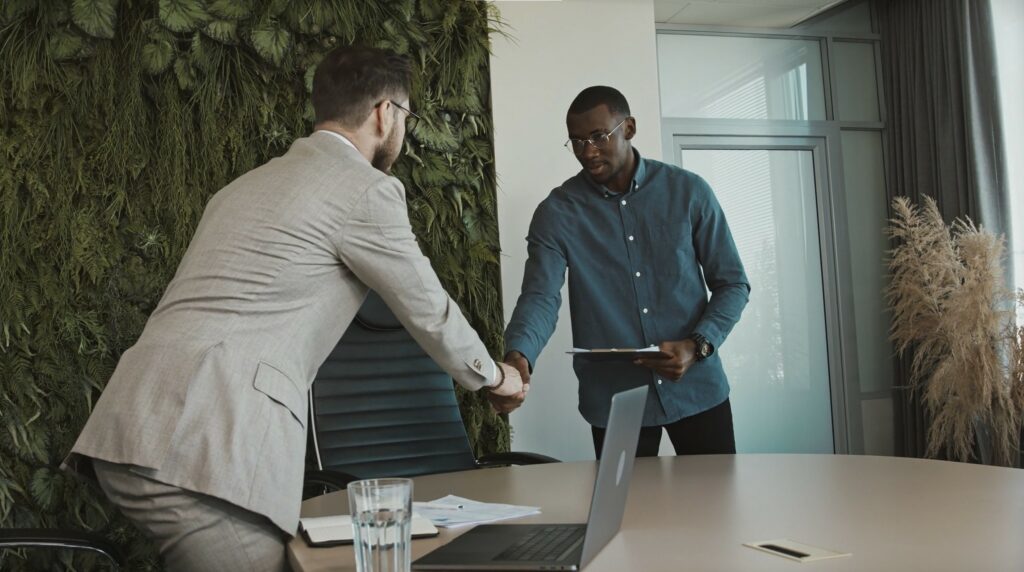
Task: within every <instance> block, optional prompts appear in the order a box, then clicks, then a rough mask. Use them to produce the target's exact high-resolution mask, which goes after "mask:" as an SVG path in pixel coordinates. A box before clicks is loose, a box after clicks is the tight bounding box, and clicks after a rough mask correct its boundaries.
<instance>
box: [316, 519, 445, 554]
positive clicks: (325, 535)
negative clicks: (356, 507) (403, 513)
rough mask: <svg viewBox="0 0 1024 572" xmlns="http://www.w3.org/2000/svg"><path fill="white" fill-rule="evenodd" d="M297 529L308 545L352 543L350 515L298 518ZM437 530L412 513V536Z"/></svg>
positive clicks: (424, 536) (432, 534)
mask: <svg viewBox="0 0 1024 572" xmlns="http://www.w3.org/2000/svg"><path fill="white" fill-rule="evenodd" d="M299 531H300V532H302V537H303V538H305V539H306V544H309V545H310V546H338V545H342V544H352V516H351V515H347V514H340V515H336V516H319V517H311V518H300V519H299ZM437 534H438V530H437V527H435V526H434V525H433V524H432V523H431V522H430V521H429V520H427V519H426V518H423V517H422V516H420V515H418V514H416V513H413V515H412V537H413V538H428V537H431V536H437Z"/></svg>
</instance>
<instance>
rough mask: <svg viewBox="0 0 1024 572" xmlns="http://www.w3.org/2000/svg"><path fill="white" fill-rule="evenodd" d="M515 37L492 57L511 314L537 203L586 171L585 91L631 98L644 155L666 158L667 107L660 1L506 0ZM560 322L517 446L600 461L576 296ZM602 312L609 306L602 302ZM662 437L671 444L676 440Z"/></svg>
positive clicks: (517, 427) (504, 9)
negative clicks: (574, 121)
mask: <svg viewBox="0 0 1024 572" xmlns="http://www.w3.org/2000/svg"><path fill="white" fill-rule="evenodd" d="M494 4H495V5H496V6H497V7H498V10H499V11H500V13H501V19H502V20H503V21H504V22H505V23H506V24H507V27H506V28H505V30H506V32H507V33H508V34H509V35H510V36H511V37H510V38H503V37H501V36H500V35H495V36H494V40H493V54H492V56H491V90H492V96H491V97H492V104H493V113H494V151H495V161H496V168H497V174H498V224H499V233H500V239H501V249H502V253H503V256H502V259H501V278H502V287H503V290H504V296H503V301H504V306H505V320H506V321H507V320H508V319H509V317H511V315H512V310H513V309H514V308H515V303H516V299H517V298H518V296H519V291H520V288H521V286H522V281H523V265H524V264H525V262H526V240H525V238H526V232H527V229H528V228H529V224H530V219H531V217H532V216H533V211H534V209H535V208H536V206H537V205H538V204H539V203H540V201H541V200H543V199H544V198H545V197H546V196H547V195H548V193H550V192H551V189H552V188H554V187H556V186H558V185H559V184H561V183H562V181H564V180H566V179H568V178H569V177H571V176H572V175H574V174H575V173H576V172H577V171H579V168H580V166H579V163H577V162H576V159H575V157H573V155H572V153H570V152H569V151H567V150H566V149H565V148H563V147H562V144H563V143H564V142H565V140H566V138H567V134H566V128H565V113H566V110H567V109H568V108H569V104H570V103H571V102H572V100H573V98H574V97H576V94H578V93H579V92H580V91H581V90H582V89H584V88H586V87H589V86H591V85H610V86H612V87H615V88H617V89H618V90H620V91H621V92H622V93H623V94H624V95H625V96H626V99H627V100H629V104H630V110H631V111H632V113H633V116H634V117H636V122H637V136H636V138H635V139H634V140H633V142H634V145H636V147H637V148H638V149H639V150H640V152H641V153H642V154H644V155H646V156H648V157H651V158H654V159H659V160H660V159H661V129H660V123H661V114H660V110H659V104H658V70H657V54H656V51H655V37H654V6H653V2H652V0H564V1H561V2H531V1H498V2H495V3H494ZM562 299H563V304H562V311H561V313H560V315H559V321H558V328H557V329H556V330H555V334H554V336H552V338H551V341H550V342H549V343H548V346H547V348H546V349H545V350H544V352H543V353H542V354H541V356H540V358H539V359H538V360H537V363H536V364H535V368H534V375H533V384H532V386H531V389H530V395H529V397H528V398H527V401H526V403H525V404H524V405H523V407H521V408H520V409H519V410H518V411H516V412H515V413H513V414H512V427H513V436H512V447H513V449H514V450H518V451H532V452H535V453H543V454H547V455H552V456H554V457H557V458H559V459H562V460H564V461H572V460H580V459H593V458H594V449H593V444H592V441H591V437H590V426H589V425H588V424H587V423H586V422H585V421H584V420H583V418H582V416H580V414H579V410H578V408H577V406H578V399H577V393H576V390H577V380H576V376H575V374H574V373H573V371H572V361H571V359H570V358H569V357H568V356H567V355H565V351H566V350H568V349H569V348H571V347H572V336H571V332H570V323H569V310H568V303H567V299H568V295H567V293H566V292H565V290H564V289H563V291H562ZM595 310H596V311H599V310H600V309H595ZM664 441H665V442H663V443H662V445H663V447H664V446H666V445H667V441H668V440H667V439H665V440H664Z"/></svg>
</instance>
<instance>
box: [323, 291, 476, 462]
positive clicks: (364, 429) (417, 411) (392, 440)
mask: <svg viewBox="0 0 1024 572" xmlns="http://www.w3.org/2000/svg"><path fill="white" fill-rule="evenodd" d="M310 407H311V420H312V423H311V429H312V438H313V446H314V448H315V451H316V456H317V464H318V465H319V467H320V469H326V470H335V471H342V472H344V473H348V474H350V475H354V476H356V477H358V478H362V479H367V478H375V477H384V476H387V477H412V476H417V475H426V474H433V473H443V472H449V471H461V470H466V469H473V468H476V467H477V462H476V459H475V458H474V456H473V451H472V449H471V448H470V444H469V439H468V437H467V436H466V430H465V427H464V426H463V424H462V416H461V414H460V413H459V406H458V402H457V401H456V397H455V391H454V389H453V387H452V378H451V377H449V376H448V374H447V373H445V372H444V370H442V369H441V368H440V367H438V365H437V364H436V363H434V361H433V360H432V359H431V358H430V357H429V356H428V355H427V354H426V352H424V351H423V350H422V349H421V348H420V346H419V344H417V343H416V341H415V340H414V339H413V338H412V336H410V335H409V333H408V332H407V331H406V330H405V328H404V327H403V326H402V324H401V323H400V322H399V321H398V319H397V318H396V317H395V316H394V314H393V313H392V312H391V310H390V309H388V307H387V305H386V304H384V301H383V300H381V298H380V296H378V295H377V294H376V293H375V292H370V295H369V296H368V297H367V299H366V302H365V303H364V304H363V306H362V308H361V309H360V310H359V313H358V315H357V317H356V319H355V321H353V322H352V325H351V326H350V327H349V329H348V330H347V331H346V332H345V334H344V335H343V336H342V338H341V341H340V342H339V343H338V345H337V346H336V347H335V348H334V351H332V352H331V355H330V356H329V357H328V358H327V360H326V361H325V362H324V364H323V365H322V366H321V367H320V370H319V372H318V373H317V376H316V381H315V382H314V383H313V387H312V390H311V395H310Z"/></svg>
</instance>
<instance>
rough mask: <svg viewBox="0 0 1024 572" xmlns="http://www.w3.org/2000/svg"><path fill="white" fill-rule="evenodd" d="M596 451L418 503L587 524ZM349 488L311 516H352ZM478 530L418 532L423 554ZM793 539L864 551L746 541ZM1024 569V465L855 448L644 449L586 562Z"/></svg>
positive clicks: (338, 559)
mask: <svg viewBox="0 0 1024 572" xmlns="http://www.w3.org/2000/svg"><path fill="white" fill-rule="evenodd" d="M596 473H597V464H596V462H594V461H584V462H574V463H553V464H547V465H531V466H524V467H506V468H495V469H479V470H474V471H463V472H458V473H447V474H439V475H430V476H424V477H418V478H416V479H414V494H413V496H414V499H415V500H418V501H428V500H433V499H437V498H440V497H443V496H445V495H448V494H455V495H458V496H461V497H465V498H469V499H473V500H479V501H485V502H496V503H509V504H520V505H529V506H540V507H541V508H542V512H541V514H538V515H534V516H530V517H526V518H522V519H518V520H514V521H508V522H521V523H556V522H585V521H586V518H587V513H588V510H589V506H590V497H591V493H592V491H593V483H594V479H595V477H596ZM347 505H348V502H347V498H346V494H345V492H344V491H342V492H339V493H331V494H327V495H324V496H320V497H316V498H313V499H310V500H307V501H305V502H304V503H303V505H302V515H303V516H328V515H336V514H347V511H348V507H347ZM464 531H465V529H442V530H441V534H440V536H438V537H435V538H424V539H418V540H414V541H413V559H415V558H418V557H420V556H422V555H423V554H426V553H427V552H429V551H430V550H433V549H434V548H436V547H438V546H441V545H443V544H445V543H447V542H449V541H450V540H451V539H452V538H454V537H456V536H457V535H459V534H461V533H462V532H464ZM779 538H787V539H790V540H795V541H797V542H801V543H804V544H810V545H813V546H818V547H822V548H829V549H833V550H837V551H840V552H849V553H851V556H847V557H843V558H835V559H830V560H818V561H814V562H803V563H802V562H796V561H793V560H788V559H785V558H782V557H779V556H775V555H773V554H768V553H764V552H761V551H758V550H754V549H752V548H748V547H746V546H743V544H744V543H746V542H753V541H761V540H773V539H779ZM288 558H289V561H290V563H291V565H292V568H293V570H294V571H295V572H327V571H349V570H355V559H354V557H353V553H352V548H351V546H341V547H334V548H310V547H309V546H307V545H306V543H305V542H304V541H303V540H302V539H301V538H300V537H296V538H295V539H293V540H292V541H291V542H290V543H289V545H288ZM634 570H635V571H646V572H657V571H666V572H667V571H672V572H677V571H690V570H693V571H703V570H723V571H725V570H729V571H747V570H751V571H757V570H788V571H796V570H815V571H830V572H831V571H858V572H866V571H870V572H878V571H888V570H893V571H896V570H898V571H916V570H920V571H922V572H923V571H928V572H940V571H947V570H948V571H1004V570H1005V571H1008V572H1010V571H1016V572H1020V571H1024V470H1021V469H1006V468H998V467H988V466H980V465H968V464H962V463H952V462H946V461H934V460H922V459H903V458H894V457H871V456H853V455H850V456H847V455H707V456H691V457H655V458H644V459H637V461H636V465H635V468H634V472H633V478H632V482H631V484H630V491H629V499H628V501H627V505H626V513H625V516H624V518H623V522H622V529H621V531H620V532H619V534H618V535H616V536H615V538H613V539H612V540H611V542H610V543H609V544H608V545H607V546H606V547H605V548H604V550H602V551H601V553H600V554H598V555H597V557H596V558H595V559H594V560H593V562H591V563H590V565H589V566H587V567H586V571H587V572H612V571H614V572H623V571H634Z"/></svg>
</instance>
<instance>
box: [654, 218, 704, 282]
mask: <svg viewBox="0 0 1024 572" xmlns="http://www.w3.org/2000/svg"><path fill="white" fill-rule="evenodd" d="M646 235H647V236H646V237H647V248H646V252H647V259H648V261H649V262H650V265H651V269H652V272H654V274H655V275H656V276H678V275H680V274H683V273H685V272H686V271H687V270H689V269H690V268H691V267H692V266H695V265H696V264H697V260H696V256H695V255H694V251H693V236H692V233H691V231H690V223H689V221H681V222H672V223H666V224H659V225H654V226H651V227H648V232H647V233H646Z"/></svg>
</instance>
